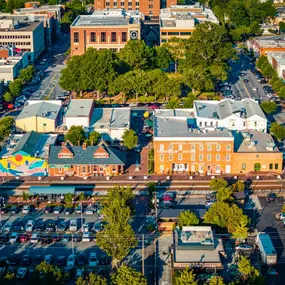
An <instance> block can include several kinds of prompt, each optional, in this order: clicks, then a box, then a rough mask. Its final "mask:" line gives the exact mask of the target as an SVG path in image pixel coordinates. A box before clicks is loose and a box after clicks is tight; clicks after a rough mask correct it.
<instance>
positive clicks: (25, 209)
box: [22, 205, 31, 214]
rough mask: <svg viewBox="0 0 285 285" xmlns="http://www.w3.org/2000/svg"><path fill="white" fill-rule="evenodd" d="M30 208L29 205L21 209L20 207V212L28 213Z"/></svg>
mask: <svg viewBox="0 0 285 285" xmlns="http://www.w3.org/2000/svg"><path fill="white" fill-rule="evenodd" d="M30 210H31V207H30V206H29V205H27V206H24V207H23V209H22V213H23V214H29V213H30Z"/></svg>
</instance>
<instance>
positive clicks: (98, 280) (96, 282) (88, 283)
mask: <svg viewBox="0 0 285 285" xmlns="http://www.w3.org/2000/svg"><path fill="white" fill-rule="evenodd" d="M75 284H76V285H107V280H106V278H104V277H101V276H99V275H96V274H94V273H92V272H91V273H89V275H88V277H87V278H86V279H83V278H82V277H81V276H80V277H79V278H78V279H77V280H76V282H75Z"/></svg>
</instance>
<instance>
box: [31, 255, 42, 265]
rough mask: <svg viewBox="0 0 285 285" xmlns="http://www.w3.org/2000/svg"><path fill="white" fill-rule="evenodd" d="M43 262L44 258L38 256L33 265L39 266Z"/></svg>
mask: <svg viewBox="0 0 285 285" xmlns="http://www.w3.org/2000/svg"><path fill="white" fill-rule="evenodd" d="M42 261H43V257H42V256H41V255H36V256H35V258H34V259H33V263H32V264H33V265H34V266H36V265H39V264H40V263H41V262H42Z"/></svg>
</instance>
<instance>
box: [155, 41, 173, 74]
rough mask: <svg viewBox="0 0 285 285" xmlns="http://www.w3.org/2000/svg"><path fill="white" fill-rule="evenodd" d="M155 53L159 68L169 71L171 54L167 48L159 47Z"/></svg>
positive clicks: (156, 63)
mask: <svg viewBox="0 0 285 285" xmlns="http://www.w3.org/2000/svg"><path fill="white" fill-rule="evenodd" d="M154 51H155V65H156V67H158V68H162V69H167V68H168V67H169V63H170V62H171V60H172V59H171V54H170V52H169V50H168V49H167V48H166V47H165V46H157V47H155V49H154Z"/></svg>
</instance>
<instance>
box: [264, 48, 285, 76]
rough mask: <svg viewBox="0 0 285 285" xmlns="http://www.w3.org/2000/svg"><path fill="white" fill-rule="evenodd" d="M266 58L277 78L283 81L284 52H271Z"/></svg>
mask: <svg viewBox="0 0 285 285" xmlns="http://www.w3.org/2000/svg"><path fill="white" fill-rule="evenodd" d="M267 58H268V61H269V63H270V64H271V65H272V66H273V67H274V69H275V70H276V72H277V73H278V76H279V77H280V78H283V79H285V52H282V53H280V52H271V53H268V54H267Z"/></svg>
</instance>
